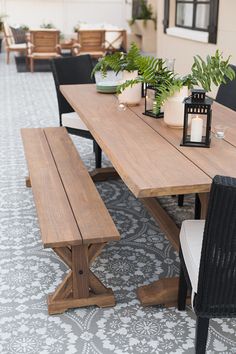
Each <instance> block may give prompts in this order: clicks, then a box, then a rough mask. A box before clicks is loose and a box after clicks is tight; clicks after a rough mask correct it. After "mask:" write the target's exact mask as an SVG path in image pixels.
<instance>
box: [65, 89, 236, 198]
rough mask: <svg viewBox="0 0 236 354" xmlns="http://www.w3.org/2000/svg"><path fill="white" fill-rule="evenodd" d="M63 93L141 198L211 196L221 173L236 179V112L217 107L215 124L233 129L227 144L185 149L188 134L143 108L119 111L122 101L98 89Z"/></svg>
mask: <svg viewBox="0 0 236 354" xmlns="http://www.w3.org/2000/svg"><path fill="white" fill-rule="evenodd" d="M60 89H61V92H62V94H63V95H64V96H65V98H66V99H67V100H68V102H69V103H70V105H71V106H72V107H73V108H74V110H75V111H76V112H77V113H78V114H79V116H80V117H81V119H82V120H83V121H84V123H85V124H86V125H87V127H88V129H89V130H90V132H91V133H92V135H93V136H94V138H95V139H96V141H97V142H98V144H99V145H100V146H101V148H102V150H103V151H104V153H105V154H106V155H107V156H108V158H109V159H110V161H111V162H112V164H113V166H114V167H115V169H116V170H117V172H118V173H119V175H120V177H121V178H122V179H123V181H124V182H125V184H126V185H127V186H128V187H129V189H130V190H131V191H132V192H133V194H134V195H135V196H136V197H142V198H144V197H154V196H161V195H171V194H187V193H201V192H208V191H209V190H210V185H211V180H212V177H213V176H215V175H216V174H222V175H230V176H233V177H236V168H235V165H234V163H233V161H236V148H235V147H236V112H234V111H231V110H229V109H227V108H225V107H223V106H221V105H219V104H216V103H214V105H213V118H212V125H213V126H214V124H220V123H223V124H224V125H227V126H229V127H230V129H228V131H227V133H226V138H225V140H217V139H215V138H214V137H213V138H212V143H211V147H210V148H209V149H206V148H192V147H181V146H180V140H181V137H182V129H172V128H169V127H167V126H166V125H165V123H164V122H163V119H153V118H150V117H147V116H144V115H143V114H142V112H143V111H144V107H143V105H142V104H141V105H139V106H136V107H130V108H127V109H126V110H125V111H119V110H118V100H117V97H116V96H115V95H109V94H101V93H97V92H96V86H95V85H94V84H92V85H91V84H88V85H62V86H61V87H60Z"/></svg>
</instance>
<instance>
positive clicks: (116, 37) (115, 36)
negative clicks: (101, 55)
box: [105, 29, 127, 53]
mask: <svg viewBox="0 0 236 354" xmlns="http://www.w3.org/2000/svg"><path fill="white" fill-rule="evenodd" d="M105 49H106V53H114V52H117V51H119V50H122V51H124V52H126V50H127V33H126V30H116V29H107V30H106V32H105Z"/></svg>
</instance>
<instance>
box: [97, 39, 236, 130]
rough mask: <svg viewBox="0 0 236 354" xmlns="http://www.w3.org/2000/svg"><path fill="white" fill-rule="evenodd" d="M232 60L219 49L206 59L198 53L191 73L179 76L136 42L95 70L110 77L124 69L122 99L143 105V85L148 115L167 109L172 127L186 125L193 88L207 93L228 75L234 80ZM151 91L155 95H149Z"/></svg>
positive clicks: (119, 97) (107, 57)
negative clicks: (110, 72)
mask: <svg viewBox="0 0 236 354" xmlns="http://www.w3.org/2000/svg"><path fill="white" fill-rule="evenodd" d="M229 61H230V56H229V57H228V58H227V59H224V58H223V55H222V53H220V51H219V50H216V52H215V53H214V54H213V55H211V56H210V55H208V56H207V58H206V60H204V59H202V58H201V56H199V55H196V56H194V58H193V64H192V67H191V72H190V73H189V74H188V75H186V76H179V75H178V74H175V73H174V72H172V71H171V70H169V69H168V68H167V65H166V62H165V60H163V59H161V58H154V57H150V56H143V55H142V54H141V52H140V50H139V49H138V48H137V46H136V44H135V43H132V45H131V48H130V50H129V52H128V53H123V52H117V53H114V54H112V55H108V56H106V57H104V58H102V59H101V60H100V61H99V62H98V64H97V65H96V66H95V68H94V71H93V73H95V72H96V71H101V72H102V74H103V76H106V74H107V71H108V70H113V71H115V73H117V74H118V73H119V72H122V74H123V77H122V80H121V81H120V82H119V85H118V86H117V93H118V99H119V102H121V103H125V104H128V105H133V104H139V102H140V101H141V84H143V85H144V86H145V87H146V93H145V114H147V115H150V116H152V117H154V118H159V117H163V113H162V108H163V109H164V122H165V123H166V124H167V125H168V126H170V127H175V128H182V127H183V123H184V105H183V101H184V99H185V98H186V97H188V96H189V90H190V89H193V88H195V87H197V88H201V89H203V90H204V91H205V92H206V93H207V92H210V91H211V89H212V85H213V84H214V85H215V86H220V85H221V84H222V83H225V82H226V78H227V79H229V80H233V79H234V77H235V73H234V70H233V69H232V68H231V67H230V65H229ZM149 92H150V93H151V95H152V96H151V95H150V96H149ZM150 103H151V107H150Z"/></svg>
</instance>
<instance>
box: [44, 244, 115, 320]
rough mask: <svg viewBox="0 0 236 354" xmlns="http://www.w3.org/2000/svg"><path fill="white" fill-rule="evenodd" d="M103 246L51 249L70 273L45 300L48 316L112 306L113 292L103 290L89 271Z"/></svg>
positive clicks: (102, 286) (101, 285)
mask: <svg viewBox="0 0 236 354" xmlns="http://www.w3.org/2000/svg"><path fill="white" fill-rule="evenodd" d="M104 246H105V243H102V244H92V245H90V246H89V247H88V246H87V245H79V246H71V247H58V248H54V252H55V253H56V254H57V255H58V256H59V257H60V258H61V259H62V260H63V261H64V262H65V263H66V264H67V265H68V267H69V268H70V269H71V270H70V271H69V273H68V274H67V275H66V277H65V278H64V280H63V281H62V283H61V284H60V285H59V286H58V287H57V289H56V290H55V292H54V293H53V294H51V295H49V296H48V312H49V314H57V313H62V312H64V311H66V310H67V309H69V308H75V307H84V306H91V305H97V306H99V307H109V306H114V305H115V297H114V294H113V291H112V289H109V288H106V287H105V285H103V283H102V282H101V281H100V280H99V279H98V278H97V277H96V275H95V274H94V273H93V272H92V271H91V270H90V269H89V265H91V264H92V262H93V261H94V260H95V259H96V257H97V256H98V254H99V253H100V252H101V250H102V248H103V247H104Z"/></svg>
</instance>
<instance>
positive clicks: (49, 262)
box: [0, 55, 236, 354]
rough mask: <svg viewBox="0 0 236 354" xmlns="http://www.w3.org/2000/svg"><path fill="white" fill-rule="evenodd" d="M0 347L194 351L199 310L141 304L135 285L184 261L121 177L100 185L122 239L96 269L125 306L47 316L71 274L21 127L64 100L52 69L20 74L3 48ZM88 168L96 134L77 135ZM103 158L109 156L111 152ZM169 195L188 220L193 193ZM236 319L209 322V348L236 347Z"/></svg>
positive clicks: (51, 117)
mask: <svg viewBox="0 0 236 354" xmlns="http://www.w3.org/2000/svg"><path fill="white" fill-rule="evenodd" d="M0 92H1V94H0V132H1V135H0V136H1V139H0V167H1V168H0V353H1V354H16V353H17V354H21V353H22V354H23V353H24V354H25V353H28V354H49V353H50V354H54V353H55V354H65V353H67V354H72V353H78V354H109V353H116V354H133V353H134V354H136V353H137V354H143V353H146V354H151V353H194V336H195V335H194V331H195V315H194V314H193V312H192V311H191V309H190V308H188V309H187V311H186V312H178V311H177V310H176V309H175V308H169V309H165V308H162V307H160V306H159V307H158V306H153V307H148V308H143V307H142V306H140V304H139V301H138V300H137V297H136V292H135V290H136V288H137V287H138V286H140V285H143V284H148V283H150V282H152V281H154V280H157V279H159V278H161V277H166V276H177V274H178V267H179V261H178V256H177V254H176V253H175V252H174V251H173V249H172V247H171V246H170V244H169V242H168V241H167V240H166V239H165V237H164V235H163V234H162V233H161V231H160V229H159V227H158V225H156V223H155V222H154V220H153V219H152V218H150V217H149V215H148V213H147V212H146V210H145V209H144V208H143V206H142V205H141V204H140V202H139V201H138V200H136V199H135V198H134V196H133V195H132V194H131V193H130V192H129V191H128V190H127V188H126V187H125V185H124V184H123V183H122V182H120V181H113V182H105V183H99V184H97V188H98V190H99V192H100V193H101V196H102V198H103V199H104V201H105V203H106V205H107V207H108V209H109V211H110V213H111V215H112V217H113V219H114V221H115V223H116V225H117V227H118V229H119V231H120V233H121V236H122V238H121V241H120V242H114V243H111V244H109V245H107V247H106V248H105V249H104V251H103V252H102V254H101V255H100V257H99V258H98V259H97V261H96V263H95V264H94V271H95V273H97V274H98V276H99V277H100V278H101V279H102V280H103V281H104V282H105V283H106V284H107V285H108V286H110V287H112V288H113V289H114V292H115V295H116V299H117V305H116V306H115V307H114V308H107V309H99V308H97V307H90V308H83V309H76V310H71V311H68V312H66V313H65V314H63V315H60V316H48V314H47V305H46V295H47V293H48V292H51V291H53V290H54V288H55V287H56V285H57V284H58V283H60V281H61V279H62V278H63V277H64V276H65V274H66V272H67V268H66V266H65V265H64V264H63V263H62V262H61V261H60V259H58V257H57V256H56V255H55V254H54V253H53V251H51V250H44V249H43V248H42V244H41V241H40V232H39V227H38V223H37V218H36V212H35V207H34V203H33V197H32V193H31V190H30V189H26V188H25V184H24V177H25V176H26V175H27V169H26V165H25V159H24V154H23V150H22V143H21V138H20V128H21V127H39V126H57V124H58V117H57V102H56V95H55V91H54V86H53V80H52V75H51V74H50V73H35V74H30V73H17V72H16V68H15V65H14V63H13V62H12V63H11V64H10V65H8V66H7V65H6V64H5V62H4V58H3V55H0ZM73 140H74V142H75V144H76V146H77V147H78V149H79V151H80V154H81V156H82V158H83V160H84V162H85V164H86V165H87V167H88V169H91V168H92V167H93V166H94V156H93V153H92V146H91V143H90V142H89V141H86V140H84V139H81V138H73ZM104 162H105V163H106V164H109V162H108V161H107V160H106V159H105V157H104ZM162 202H163V203H164V204H165V207H166V208H167V209H168V210H169V212H170V213H172V215H174V217H175V218H176V220H177V222H178V223H180V222H181V219H184V218H191V217H192V213H193V199H192V197H191V196H190V197H187V198H186V199H185V206H184V207H183V208H178V207H177V206H176V200H175V199H173V198H171V197H170V198H163V199H162ZM235 328H236V320H234V319H231V320H222V319H220V320H214V321H211V327H210V330H209V337H208V343H207V349H208V353H236V339H235Z"/></svg>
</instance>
